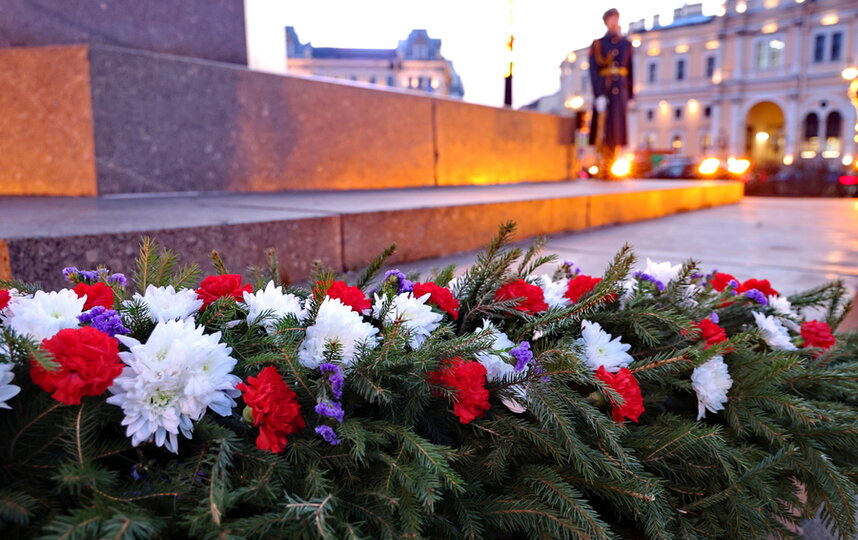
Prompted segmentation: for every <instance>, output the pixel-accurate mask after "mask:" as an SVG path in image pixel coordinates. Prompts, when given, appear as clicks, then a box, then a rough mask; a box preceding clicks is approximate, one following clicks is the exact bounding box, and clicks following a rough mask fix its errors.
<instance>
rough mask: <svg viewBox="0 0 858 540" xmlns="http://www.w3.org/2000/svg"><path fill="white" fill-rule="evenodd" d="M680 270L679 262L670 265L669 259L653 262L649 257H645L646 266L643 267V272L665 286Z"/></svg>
mask: <svg viewBox="0 0 858 540" xmlns="http://www.w3.org/2000/svg"><path fill="white" fill-rule="evenodd" d="M681 270H682V265H681V264H675V265H671V264H670V261H665V262H661V263H657V262H653V261H652V260H650V258H649V257H647V259H646V268H644V269H643V272H644V274H649V275H650V276H652V277H654V278H655V279H657V280H659V281H661V282H662V283H664V285H665V287H666V286H667V284H668V283H670V282H671V281H673V280H674V279H676V278H677V276H679V272H680V271H681Z"/></svg>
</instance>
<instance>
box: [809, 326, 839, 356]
mask: <svg viewBox="0 0 858 540" xmlns="http://www.w3.org/2000/svg"><path fill="white" fill-rule="evenodd" d="M801 337H802V338H804V345H803V347H819V348H820V349H830V348H831V347H833V346H834V344H835V343H836V342H837V340H836V339H835V338H834V335H833V334H832V333H831V327H830V326H828V323H827V322H823V321H805V322H803V323H801Z"/></svg>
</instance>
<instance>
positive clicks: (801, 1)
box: [795, 0, 804, 4]
mask: <svg viewBox="0 0 858 540" xmlns="http://www.w3.org/2000/svg"><path fill="white" fill-rule="evenodd" d="M795 3H796V4H804V0H795Z"/></svg>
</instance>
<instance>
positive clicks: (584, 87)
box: [581, 73, 590, 92]
mask: <svg viewBox="0 0 858 540" xmlns="http://www.w3.org/2000/svg"><path fill="white" fill-rule="evenodd" d="M589 85H590V79H589V78H588V77H587V74H586V73H584V74H583V75H581V91H582V92H585V91H586V90H587V86H589Z"/></svg>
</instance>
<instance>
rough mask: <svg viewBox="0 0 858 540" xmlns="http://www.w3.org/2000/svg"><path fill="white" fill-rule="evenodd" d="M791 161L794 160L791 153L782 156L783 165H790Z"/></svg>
mask: <svg viewBox="0 0 858 540" xmlns="http://www.w3.org/2000/svg"><path fill="white" fill-rule="evenodd" d="M793 161H795V158H794V157H793V155H792V154H787V155H785V156H784V165H792V162H793Z"/></svg>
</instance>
